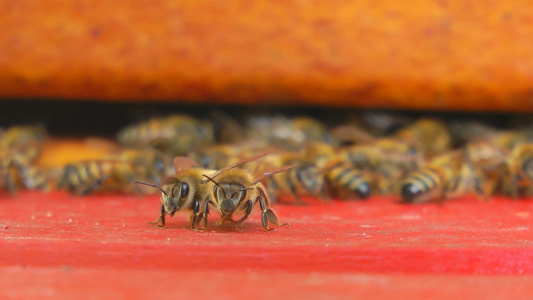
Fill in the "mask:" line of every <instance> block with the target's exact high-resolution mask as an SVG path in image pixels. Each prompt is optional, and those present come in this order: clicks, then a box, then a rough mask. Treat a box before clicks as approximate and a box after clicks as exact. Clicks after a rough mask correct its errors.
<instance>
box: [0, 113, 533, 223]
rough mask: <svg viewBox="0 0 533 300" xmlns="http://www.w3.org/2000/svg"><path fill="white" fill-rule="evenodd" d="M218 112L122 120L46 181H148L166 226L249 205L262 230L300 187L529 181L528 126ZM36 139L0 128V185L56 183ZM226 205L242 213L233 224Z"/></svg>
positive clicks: (456, 186) (78, 191)
mask: <svg viewBox="0 0 533 300" xmlns="http://www.w3.org/2000/svg"><path fill="white" fill-rule="evenodd" d="M216 120H217V122H208V121H204V120H200V119H197V118H194V117H192V116H188V115H171V116H168V117H165V118H153V119H149V120H147V121H143V122H140V123H136V124H132V125H130V126H128V127H125V128H123V129H122V130H120V131H119V132H118V134H117V144H116V145H114V146H113V147H114V151H112V153H110V154H109V155H106V156H104V157H102V158H100V159H96V160H85V161H80V162H78V163H74V164H68V165H66V166H64V168H63V170H62V171H61V172H59V173H60V175H59V176H57V178H56V180H55V182H56V183H55V186H56V187H57V188H59V189H63V188H64V189H68V190H69V191H70V192H71V193H72V194H75V195H86V194H89V193H94V192H97V191H103V190H114V191H121V192H124V193H139V192H140V187H139V186H142V185H135V184H133V183H139V184H143V185H149V186H152V187H155V188H157V189H159V191H160V192H161V201H162V207H161V215H160V218H159V219H158V220H157V221H156V222H155V224H158V225H159V226H164V224H165V215H167V214H168V215H169V216H172V215H174V213H175V212H176V211H179V210H188V211H191V214H192V217H191V227H192V228H195V229H198V228H200V229H203V228H205V226H206V224H207V215H208V212H209V207H213V208H214V209H215V210H217V211H218V212H219V213H220V214H221V216H222V219H221V221H220V222H226V221H228V222H236V223H237V224H238V225H239V224H241V223H242V222H243V221H244V220H245V219H246V218H247V217H248V215H249V214H250V212H251V210H252V207H253V206H254V205H255V204H256V202H259V204H260V207H261V213H262V216H261V218H262V223H263V227H264V228H265V229H266V230H269V229H270V227H269V224H270V223H273V224H278V225H279V222H278V219H277V216H276V214H275V213H274V212H273V211H272V209H271V208H270V203H271V202H272V201H280V199H283V200H285V201H287V200H288V199H289V198H293V199H294V201H295V202H297V203H300V204H301V203H303V200H302V196H304V195H306V196H312V197H319V198H322V199H325V200H327V199H329V198H337V199H338V198H342V199H366V198H368V197H370V195H371V194H392V195H399V196H401V198H402V199H403V201H404V202H408V203H418V202H428V201H438V202H442V201H444V200H446V199H451V198H453V197H456V196H458V195H462V194H475V195H476V196H477V197H478V199H480V200H486V199H489V198H490V197H492V196H493V195H494V194H502V195H507V196H511V197H513V198H517V197H519V196H522V195H527V194H528V193H530V190H531V189H532V187H533V143H532V140H533V133H532V132H533V130H532V128H531V126H529V127H528V126H523V127H522V128H519V129H514V130H502V129H497V128H494V127H491V126H489V125H486V124H483V123H479V122H474V121H451V122H448V123H445V122H443V121H440V120H437V119H432V118H420V119H416V120H411V119H410V118H407V117H404V116H397V115H391V114H382V113H367V114H363V115H362V116H361V117H359V118H357V119H354V120H352V121H351V122H348V123H344V124H343V125H337V126H333V127H328V126H326V125H324V124H323V123H321V122H319V121H318V120H316V119H313V118H310V117H294V118H288V117H284V116H274V117H272V116H254V117H253V118H250V119H248V121H246V122H245V123H246V124H245V125H241V124H240V123H238V122H237V121H236V120H234V119H233V118H231V117H229V116H226V115H219V116H218V117H217V118H216ZM46 136H47V135H46V132H45V130H44V128H43V127H41V126H20V127H11V128H8V129H6V130H5V131H3V132H1V133H0V151H1V152H0V159H1V161H0V176H1V178H2V179H3V180H2V182H1V183H0V187H1V186H2V185H3V186H4V188H5V189H7V190H8V191H10V192H12V191H14V190H16V189H17V188H20V187H24V188H26V189H48V188H49V187H50V186H52V185H54V184H53V183H52V182H53V181H54V180H52V179H53V178H52V179H51V177H54V176H50V175H46V174H50V172H48V173H47V172H46V171H45V170H41V169H39V168H38V167H36V165H35V164H34V162H35V159H36V157H37V156H38V154H39V151H40V145H41V144H42V142H43V140H44V139H45V138H46ZM274 175H275V176H274ZM149 190H150V189H143V190H142V191H143V192H147V191H149ZM152 190H154V191H156V189H152ZM281 196H290V197H283V198H282V197H281ZM234 212H241V213H243V217H242V218H241V219H240V220H238V221H233V219H232V215H233V213H234ZM202 224H203V225H202Z"/></svg>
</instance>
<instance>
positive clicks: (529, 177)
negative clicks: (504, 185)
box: [507, 143, 533, 199]
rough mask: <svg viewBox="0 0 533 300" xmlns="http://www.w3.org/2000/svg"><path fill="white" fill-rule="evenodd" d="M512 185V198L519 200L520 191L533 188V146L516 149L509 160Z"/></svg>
mask: <svg viewBox="0 0 533 300" xmlns="http://www.w3.org/2000/svg"><path fill="white" fill-rule="evenodd" d="M507 165H508V167H509V172H510V175H511V176H510V177H511V183H510V192H511V197H513V198H514V199H517V198H518V196H519V195H520V191H521V190H524V189H528V188H531V186H533V144H531V143H528V144H522V145H519V146H517V147H515V148H514V149H513V151H512V153H511V156H510V157H509V158H508V160H507Z"/></svg>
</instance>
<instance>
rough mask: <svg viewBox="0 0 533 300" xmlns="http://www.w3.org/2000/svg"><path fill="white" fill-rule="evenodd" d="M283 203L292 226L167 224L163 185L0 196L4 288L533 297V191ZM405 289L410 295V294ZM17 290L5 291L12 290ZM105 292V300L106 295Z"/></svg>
mask: <svg viewBox="0 0 533 300" xmlns="http://www.w3.org/2000/svg"><path fill="white" fill-rule="evenodd" d="M309 202H310V205H308V206H294V205H282V204H277V205H275V209H276V212H277V213H278V215H279V217H280V220H281V221H283V222H290V223H291V225H290V226H285V227H280V228H278V230H277V231H276V232H264V231H263V230H262V227H261V225H260V220H259V212H258V208H256V209H255V212H254V214H253V216H252V217H251V218H250V219H249V220H247V222H246V223H245V226H244V231H243V232H239V231H237V230H235V229H234V228H233V227H232V226H226V227H216V226H215V224H214V222H215V221H216V220H217V217H216V215H214V214H213V215H211V221H212V222H210V227H209V229H208V230H206V231H205V232H195V231H191V230H188V229H184V228H183V227H184V226H186V225H187V221H186V220H185V217H184V216H183V215H181V216H180V215H178V216H174V217H173V218H169V219H168V224H167V227H165V228H164V229H158V228H155V227H153V226H152V225H149V224H146V223H145V221H153V220H155V219H156V218H157V216H158V211H159V200H158V198H157V197H155V196H150V197H144V198H141V197H126V196H92V197H86V198H72V197H70V196H67V194H64V193H59V192H54V193H49V194H44V193H36V192H21V193H19V194H17V196H16V197H8V196H7V195H5V196H2V197H0V249H1V254H0V272H1V273H0V274H2V277H1V279H0V296H2V295H4V296H8V297H9V298H11V297H12V298H41V297H50V298H57V297H58V296H59V297H74V296H82V297H84V298H91V297H93V296H94V298H99V297H107V296H113V297H119V298H129V297H131V296H134V297H135V296H136V297H148V296H150V297H168V296H171V295H173V294H176V295H179V294H181V295H183V296H188V297H194V298H198V297H200V299H201V298H203V297H207V296H209V295H217V296H219V297H221V298H235V296H236V294H239V295H250V296H252V295H253V296H254V297H255V298H265V299H266V298H269V299H272V297H274V296H275V297H276V298H282V299H283V298H293V297H294V296H295V295H296V294H300V295H301V296H305V297H307V298H321V297H325V296H326V295H329V296H346V295H361V296H371V297H373V298H375V297H383V298H390V297H395V296H394V295H396V297H395V298H397V296H398V295H402V298H411V299H412V298H413V297H414V298H418V299H427V298H428V297H431V298H438V299H445V298H448V297H450V296H453V295H457V296H459V295H461V296H468V297H477V298H479V297H484V298H493V299H509V297H511V296H512V298H514V299H516V298H517V297H518V298H520V297H523V298H529V297H530V295H533V293H531V291H533V234H532V233H531V224H532V218H533V201H529V200H520V201H510V200H508V199H495V200H493V201H491V202H486V203H479V202H477V201H476V200H475V199H474V198H473V197H465V198H462V199H457V200H453V201H449V202H447V203H445V204H444V205H442V206H439V205H434V204H425V205H416V206H410V205H402V204H398V203H395V202H394V198H383V197H382V198H373V199H370V200H369V201H364V202H361V201H345V202H340V201H332V202H329V203H321V202H319V201H309ZM398 293H400V294H398ZM0 298H2V299H3V298H4V297H0ZM99 299H101V298H99Z"/></svg>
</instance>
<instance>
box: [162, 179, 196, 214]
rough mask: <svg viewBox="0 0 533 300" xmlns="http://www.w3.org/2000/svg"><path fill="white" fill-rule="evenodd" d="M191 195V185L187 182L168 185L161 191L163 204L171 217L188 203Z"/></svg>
mask: <svg viewBox="0 0 533 300" xmlns="http://www.w3.org/2000/svg"><path fill="white" fill-rule="evenodd" d="M189 193H190V185H189V184H188V183H187V182H183V181H178V182H173V183H167V184H165V185H163V188H162V189H161V203H163V205H164V206H165V210H166V211H167V212H168V215H169V216H171V217H172V216H173V215H174V214H175V213H176V211H178V210H180V209H181V208H182V206H183V204H184V203H185V202H186V201H187V199H188V197H189Z"/></svg>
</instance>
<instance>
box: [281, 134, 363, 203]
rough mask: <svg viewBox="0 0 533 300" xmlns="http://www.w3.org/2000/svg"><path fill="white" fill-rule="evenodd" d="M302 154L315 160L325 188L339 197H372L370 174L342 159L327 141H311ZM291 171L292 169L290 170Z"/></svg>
mask: <svg viewBox="0 0 533 300" xmlns="http://www.w3.org/2000/svg"><path fill="white" fill-rule="evenodd" d="M301 155H302V156H303V157H307V158H309V159H311V160H312V161H314V162H315V164H316V166H317V168H318V170H319V172H320V173H321V174H322V177H323V178H324V179H323V181H324V182H323V186H324V187H323V189H324V190H325V191H326V192H329V193H330V194H335V195H336V196H337V197H341V198H350V197H352V196H353V195H356V196H357V197H358V198H361V199H366V198H368V197H370V193H371V188H370V184H369V181H368V176H367V175H366V174H365V173H364V172H363V171H362V170H360V169H358V168H356V167H354V165H353V164H351V163H350V162H348V161H346V160H343V159H340V158H339V157H338V156H337V154H336V151H335V149H334V148H333V147H332V146H331V145H329V144H325V143H309V144H307V145H306V147H305V148H304V149H303V151H302V153H301ZM289 172H290V170H289Z"/></svg>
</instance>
